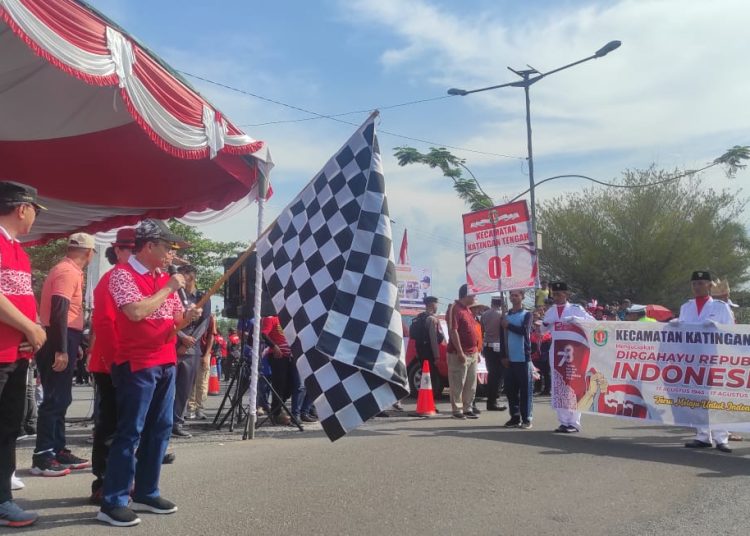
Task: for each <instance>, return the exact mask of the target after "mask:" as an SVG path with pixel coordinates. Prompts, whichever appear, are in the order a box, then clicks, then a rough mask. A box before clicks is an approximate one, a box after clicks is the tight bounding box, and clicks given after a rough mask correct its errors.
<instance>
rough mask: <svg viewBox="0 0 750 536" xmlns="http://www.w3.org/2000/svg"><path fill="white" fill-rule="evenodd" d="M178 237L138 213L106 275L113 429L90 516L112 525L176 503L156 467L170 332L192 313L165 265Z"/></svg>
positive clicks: (179, 281) (164, 440) (171, 357)
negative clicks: (112, 338)
mask: <svg viewBox="0 0 750 536" xmlns="http://www.w3.org/2000/svg"><path fill="white" fill-rule="evenodd" d="M180 243H184V241H183V240H182V239H181V238H180V237H178V236H176V235H175V234H173V233H172V232H171V231H170V230H169V228H168V227H167V225H166V224H165V223H164V222H161V221H158V220H150V219H149V220H144V221H143V222H142V223H141V224H140V225H139V226H138V228H137V229H136V235H135V248H134V255H133V256H132V257H130V259H129V260H128V262H127V263H125V264H122V265H118V266H117V267H116V268H115V269H114V270H113V272H112V276H111V278H110V283H109V291H110V294H111V295H112V298H113V300H114V302H115V305H116V307H117V313H116V326H117V336H118V339H117V343H118V344H117V352H116V354H115V359H114V365H113V366H112V383H113V384H114V387H115V396H116V401H117V430H116V432H115V437H114V439H113V442H112V445H111V447H110V452H109V458H108V459H107V469H106V475H105V477H104V493H103V500H102V506H101V510H100V511H99V513H98V514H97V519H99V520H100V521H104V522H106V523H109V524H110V525H114V526H119V527H129V526H133V525H137V524H138V523H140V521H141V520H140V518H139V517H138V515H137V514H136V513H135V512H136V511H146V512H152V513H156V514H171V513H173V512H176V511H177V506H175V505H174V504H173V503H172V502H170V501H168V500H166V499H164V498H162V497H161V494H160V491H159V475H160V472H161V462H162V458H163V457H164V453H165V452H166V449H167V445H168V443H169V437H170V434H171V431H172V413H173V407H174V394H175V363H176V360H177V354H176V348H175V341H176V333H177V331H178V330H179V329H182V328H183V327H184V326H186V325H187V324H188V323H190V322H192V321H193V320H194V319H195V318H196V316H197V312H196V310H195V308H194V307H193V306H191V307H190V308H189V309H188V310H187V312H186V313H185V314H184V315H183V306H182V303H181V302H180V299H179V298H178V297H177V294H176V292H177V291H178V290H180V289H182V288H184V286H185V278H184V276H183V275H181V274H174V275H172V276H171V277H170V276H169V275H167V274H166V273H165V270H166V268H167V264H168V262H169V260H170V258H171V254H170V252H171V251H172V250H174V249H175V248H176V247H177V245H178V244H180ZM136 449H138V458H137V459H136ZM134 481H135V484H134V488H133V492H132V497H133V502H132V504H131V506H130V507H128V502H129V500H130V486H131V484H132V483H133V482H134Z"/></svg>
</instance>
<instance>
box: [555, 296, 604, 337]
mask: <svg viewBox="0 0 750 536" xmlns="http://www.w3.org/2000/svg"><path fill="white" fill-rule="evenodd" d="M566 317H574V318H580V319H581V320H594V317H593V316H591V315H590V314H588V313H587V312H586V310H585V309H584V308H583V307H581V306H580V305H577V304H575V303H568V302H565V306H564V307H563V310H562V314H560V312H559V311H558V305H557V304H554V305H552V307H550V308H549V309H547V312H546V313H544V318H543V319H542V332H544V333H546V332H548V331H555V323H556V322H557V323H559V322H562V321H563V318H566Z"/></svg>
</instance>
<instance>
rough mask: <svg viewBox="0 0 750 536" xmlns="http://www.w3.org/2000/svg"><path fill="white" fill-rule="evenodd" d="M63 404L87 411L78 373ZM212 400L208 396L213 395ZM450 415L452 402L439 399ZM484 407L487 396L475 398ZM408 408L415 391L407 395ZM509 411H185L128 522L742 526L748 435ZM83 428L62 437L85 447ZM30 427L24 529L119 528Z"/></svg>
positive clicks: (340, 529)
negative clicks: (39, 468) (572, 421)
mask: <svg viewBox="0 0 750 536" xmlns="http://www.w3.org/2000/svg"><path fill="white" fill-rule="evenodd" d="M75 398H76V402H74V406H73V407H72V408H71V412H70V413H71V416H73V417H78V418H80V417H83V416H85V415H87V414H88V413H89V412H90V406H91V403H90V398H91V391H90V389H89V388H86V387H76V389H75ZM218 403H219V398H217V397H214V398H211V399H210V407H217V406H218ZM438 407H439V408H440V409H441V410H442V411H443V412H444V413H445V412H447V411H448V404H447V403H442V404H440V405H439V406H438ZM480 407H481V406H480ZM407 409H410V405H409V404H407ZM507 418H508V417H507V412H502V413H486V412H485V413H482V416H481V418H480V419H479V420H476V421H456V420H454V419H451V418H450V417H448V416H447V415H440V416H437V417H434V418H431V419H418V418H411V417H408V416H406V415H404V414H394V416H392V417H391V418H378V419H375V420H374V421H372V422H370V423H367V424H366V425H365V426H364V427H363V428H361V429H360V430H358V431H356V432H354V433H352V434H350V435H349V436H347V437H344V438H343V439H341V440H339V441H337V442H336V443H330V442H329V441H328V439H327V438H325V436H324V435H323V434H322V431H321V430H320V427H319V425H313V426H307V427H306V430H305V431H304V432H299V431H296V430H295V429H291V428H286V429H282V428H279V427H264V428H262V429H261V430H259V432H258V434H257V437H256V439H254V440H252V441H241V440H240V432H235V433H229V432H228V431H226V430H222V431H220V432H217V431H215V429H213V428H212V427H211V426H209V425H208V424H207V423H195V424H190V428H191V430H192V431H195V435H194V437H193V438H192V439H188V440H175V441H173V443H172V444H173V449H174V452H175V453H176V455H177V461H176V463H175V464H174V465H170V466H165V467H164V471H163V473H162V479H161V483H162V494H163V496H165V497H167V498H169V499H170V500H173V501H175V502H176V503H177V504H178V506H179V511H178V512H177V513H176V514H174V515H169V516H157V515H153V514H141V518H142V520H143V521H142V523H141V524H140V525H139V526H137V527H133V528H129V529H117V530H121V531H123V532H125V531H131V532H133V533H136V534H201V535H234V534H238V535H239V534H242V535H246V534H251V533H260V534H285V535H289V534H326V535H330V534H358V535H365V534H438V533H439V534H461V535H464V534H466V535H468V534H481V535H494V534H519V535H527V534H533V535H546V534H555V535H561V534H604V535H620V534H622V535H626V534H627V535H631V534H632V535H642V534H644V535H645V534H659V535H666V534H680V535H691V534H724V535H732V534H742V535H745V534H747V531H748V526H749V524H748V521H750V514H748V506H747V505H748V504H750V485H749V484H750V441H746V442H741V443H733V445H732V446H733V447H735V453H734V454H732V455H725V454H721V453H719V452H717V451H716V450H714V449H711V450H710V451H699V452H696V451H693V450H688V449H685V448H682V446H681V445H682V443H683V442H684V440H685V439H688V438H689V437H690V436H691V434H690V431H689V430H686V429H679V428H670V427H655V426H635V425H632V424H630V423H629V422H628V421H624V420H618V419H608V418H604V417H589V416H584V422H583V424H584V432H583V433H581V434H577V435H558V434H552V433H551V432H550V430H552V429H553V428H554V427H555V426H556V423H555V421H554V414H553V412H552V410H551V409H550V407H549V400H548V399H541V400H538V401H537V404H536V405H535V418H534V428H533V429H532V430H520V429H513V430H506V429H503V428H502V427H501V425H502V423H503V422H504V421H505V420H506V419H507ZM89 435H90V427H89V426H88V425H87V424H85V423H83V422H76V423H74V424H73V425H72V426H71V427H70V428H69V430H68V438H69V443H70V444H71V445H72V446H73V450H74V452H76V453H77V454H79V455H83V454H88V452H89V451H90V445H89V444H88V443H87V442H86V439H87V438H88V436H89ZM32 448H33V440H24V441H22V442H21V444H20V446H19V450H18V460H19V471H18V474H19V475H20V476H21V477H22V478H23V479H24V481H25V482H26V484H27V488H26V489H25V490H23V491H21V492H18V493H17V494H16V499H17V501H18V502H19V504H21V505H22V506H23V507H25V508H32V509H36V510H37V511H38V512H39V513H40V514H41V515H42V518H41V519H40V521H39V522H38V523H37V524H36V525H35V526H32V527H30V528H28V529H19V530H16V531H14V533H15V532H18V533H22V532H35V531H36V532H41V533H45V532H49V533H53V534H55V535H60V536H64V535H72V536H84V535H88V534H102V533H104V531H107V532H106V533H107V534H109V533H110V532H111V531H113V530H115V529H113V528H111V527H109V526H106V525H103V524H101V523H98V522H96V521H95V520H94V519H93V518H94V515H95V513H96V508H95V507H93V506H90V505H89V504H88V503H87V496H88V491H89V485H90V482H91V480H92V475H91V474H90V473H89V472H83V473H76V474H72V475H69V476H66V477H63V478H42V477H34V476H31V475H29V474H28V467H29V466H30V460H31V451H32Z"/></svg>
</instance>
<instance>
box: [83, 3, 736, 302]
mask: <svg viewBox="0 0 750 536" xmlns="http://www.w3.org/2000/svg"><path fill="white" fill-rule="evenodd" d="M89 2H90V3H91V4H92V5H93V6H94V7H96V8H97V9H99V10H100V11H102V12H103V13H104V14H105V15H107V16H108V17H110V18H111V19H113V20H115V21H116V22H117V23H119V24H120V25H121V26H123V27H124V28H125V29H126V30H127V31H128V32H130V33H131V34H132V35H134V36H136V37H137V38H138V39H139V40H140V41H141V42H142V43H144V44H145V45H146V46H148V47H149V48H150V49H151V50H152V51H153V52H155V53H156V54H157V55H159V56H161V57H162V58H163V59H164V60H165V61H167V62H168V63H169V64H170V65H171V66H172V67H173V68H175V69H177V70H179V71H182V72H184V73H189V75H186V76H187V79H188V80H189V81H190V83H192V84H193V85H194V86H195V88H196V89H198V91H200V93H201V94H202V95H204V96H205V97H206V98H207V99H208V100H209V101H210V102H211V103H212V104H213V105H215V106H216V107H217V108H218V109H220V110H221V111H222V112H223V113H224V114H225V115H227V116H228V117H229V118H230V119H231V120H232V121H233V122H234V123H235V124H236V125H239V126H241V127H242V128H243V130H244V131H245V132H247V133H248V134H249V135H250V136H252V137H254V138H256V139H261V140H263V141H265V142H266V143H267V144H268V145H269V147H270V150H271V153H272V155H273V159H274V161H275V163H276V167H275V168H274V170H273V173H272V176H271V181H272V184H273V188H274V191H275V194H274V196H273V198H272V199H271V200H270V201H269V202H268V204H267V210H266V221H267V222H270V221H271V219H272V218H275V216H276V215H278V213H279V212H280V211H281V210H282V209H283V208H284V206H285V205H286V204H287V203H288V202H289V201H290V200H291V199H292V198H293V197H294V196H295V195H296V194H297V193H298V192H299V191H300V190H301V189H302V188H303V187H304V185H306V184H307V182H308V181H309V180H310V179H311V178H312V177H313V176H314V175H315V174H316V173H317V172H318V171H319V170H320V169H321V168H322V166H323V165H324V164H325V162H326V161H327V160H328V159H329V158H330V156H331V155H333V154H334V153H335V152H336V151H337V150H338V148H339V147H340V146H341V145H342V144H343V143H344V142H346V140H347V139H348V137H349V136H350V135H351V134H352V133H353V132H354V131H355V130H356V128H357V126H358V125H359V124H360V123H361V122H362V121H364V120H365V118H366V117H367V116H368V113H369V110H373V109H376V108H379V109H381V115H380V119H379V122H378V124H377V129H378V131H379V132H380V133H379V138H380V146H381V151H382V153H383V160H384V171H385V179H386V188H387V194H388V201H389V207H390V210H391V218H392V220H393V221H394V223H393V233H394V247H395V248H396V250H397V252H398V246H399V244H400V241H401V236H402V235H403V232H404V229H407V230H408V234H409V255H410V258H411V263H412V265H414V266H418V267H429V268H431V269H432V272H433V290H434V294H436V295H437V296H439V297H440V298H441V301H443V303H444V304H445V303H448V301H449V300H451V299H452V298H454V297H455V296H456V292H457V288H458V286H459V285H460V284H461V283H462V282H464V281H465V271H464V264H463V263H464V259H463V236H462V227H461V215H462V214H463V213H466V212H469V209H468V207H467V206H466V205H465V204H464V203H463V202H462V201H460V200H459V199H458V198H457V197H456V194H455V193H454V191H453V189H452V187H451V184H450V182H449V181H448V180H447V179H445V178H444V177H443V176H442V175H441V174H440V173H439V172H437V171H435V170H430V169H429V168H427V167H424V166H418V165H413V166H407V167H403V168H402V167H399V166H398V165H397V163H396V160H395V158H394V157H393V150H394V148H395V147H398V146H403V145H408V146H412V147H415V148H417V149H419V150H420V151H423V152H424V151H427V150H428V149H429V148H430V147H433V146H434V147H449V148H451V149H450V150H451V151H452V152H453V153H454V154H455V155H457V156H459V157H461V158H464V159H466V165H467V166H468V167H469V168H470V169H471V170H472V172H473V173H474V174H475V175H476V177H477V178H478V179H479V181H480V183H481V185H482V186H483V188H484V189H485V190H486V191H487V193H488V194H489V195H490V196H491V197H492V198H493V199H494V200H495V201H497V202H498V203H501V202H502V201H503V200H504V199H509V198H511V197H514V196H515V195H517V194H519V193H521V192H523V191H524V190H525V189H527V188H528V186H529V177H528V165H527V162H526V130H525V108H524V95H523V90H522V89H520V88H503V89H498V90H495V91H487V92H483V93H477V94H473V95H469V96H465V97H460V96H458V97H447V96H446V95H447V93H446V90H447V89H448V88H451V87H459V88H464V89H473V88H480V87H486V86H490V85H496V84H502V83H505V82H511V81H514V80H515V79H517V77H516V75H514V74H513V73H512V72H510V71H509V70H508V69H507V67H512V68H514V69H517V70H518V69H524V68H526V66H527V64H528V65H531V66H533V67H534V68H536V69H537V70H539V71H542V72H546V71H549V70H552V69H554V68H556V67H559V66H562V65H565V64H568V63H571V62H573V61H576V60H578V59H582V58H584V57H587V56H589V55H591V54H593V53H594V52H595V51H596V50H597V49H599V48H600V47H601V46H603V45H604V44H605V43H607V42H609V41H611V40H620V41H622V46H621V47H620V48H619V49H617V50H616V51H614V52H612V53H611V54H609V55H608V56H606V57H604V58H601V59H596V60H593V61H589V62H586V63H584V64H581V65H578V66H576V67H573V68H571V69H568V70H566V71H564V72H560V73H557V74H554V75H551V76H550V77H549V78H545V79H544V80H541V81H540V82H539V83H537V84H535V85H534V86H532V88H531V115H532V129H533V149H534V168H535V177H536V181H537V182H538V181H541V180H543V179H544V178H546V177H550V176H554V175H560V174H582V175H588V176H591V177H595V178H598V179H600V180H605V181H607V180H611V179H614V178H617V177H618V176H619V175H620V174H621V172H622V171H623V170H625V169H634V168H646V167H648V166H649V165H651V164H652V163H653V164H655V165H656V166H658V167H660V168H664V169H668V170H671V169H675V168H683V169H684V168H697V167H702V166H704V165H705V164H707V163H708V162H710V161H712V160H713V159H714V158H716V157H717V156H719V155H721V154H722V153H724V152H725V151H726V150H727V149H728V148H730V147H732V146H734V145H750V132H749V131H748V126H750V107H748V106H747V101H748V96H749V95H750V71H748V70H747V68H746V65H747V50H748V44H749V43H748V37H747V28H748V27H750V3H748V2H746V1H743V0H715V1H713V2H699V1H696V0H691V1H685V0H630V1H599V2H591V1H577V0H564V1H555V2H552V1H536V2H520V1H509V0H508V1H498V0H476V1H468V0H467V1H465V2H452V1H447V0H446V1H438V0H409V1H408V2H406V1H402V0H377V1H376V0H369V1H365V0H320V1H309V0H308V1H302V0H289V1H278V2H258V1H248V0H218V1H216V2H212V3H208V2H203V1H201V2H199V1H197V0H180V1H174V0H149V1H146V0H89ZM190 75H197V76H199V77H201V78H204V79H208V80H211V81H213V82H216V83H220V84H222V85H224V86H230V87H232V88H236V89H238V90H241V91H234V90H231V89H227V88H226V87H222V86H219V85H217V84H214V83H208V82H205V81H202V80H199V79H197V78H195V77H193V76H190ZM247 93H252V94H254V95H256V96H257V97H253V96H250V95H248V94H247ZM258 97H262V98H258ZM438 97H446V98H438ZM436 98H437V99H436ZM264 99H270V100H273V101H277V102H282V103H285V104H287V105H290V106H294V107H298V108H303V109H305V110H309V111H314V112H317V113H320V114H339V113H346V112H353V111H359V112H360V113H354V114H350V115H346V116H342V117H339V121H335V120H332V119H319V118H315V119H312V120H310V118H312V117H314V116H312V115H311V114H309V113H305V112H303V111H300V110H295V109H293V108H291V107H286V106H282V105H280V104H276V103H272V102H270V101H269V100H264ZM425 99H434V100H429V101H428V102H423V103H419V104H413V105H407V106H399V107H394V108H388V107H389V106H393V105H398V104H402V103H406V102H411V101H418V100H425ZM342 121H344V122H342ZM385 131H387V132H388V133H386V132H385ZM394 134H398V135H400V136H404V137H399V136H396V135H394ZM408 138H413V139H408ZM416 140H421V141H416ZM705 178H706V182H707V185H709V186H711V187H713V188H716V189H722V188H727V189H729V190H730V191H732V192H736V193H737V195H742V194H741V191H742V189H743V188H744V190H745V192H747V190H748V188H747V187H748V186H749V185H750V172H749V171H747V170H745V171H742V172H740V173H739V174H738V176H737V177H736V178H735V179H731V180H730V179H727V178H726V177H725V176H724V174H723V173H721V172H720V171H715V172H711V173H709V174H707V175H705ZM588 186H589V184H588V183H586V182H585V181H583V180H581V179H562V180H557V181H551V182H549V183H546V184H544V185H542V186H540V187H539V188H537V189H536V196H537V200H538V201H545V200H554V199H556V198H558V197H560V196H563V195H565V194H566V193H573V192H579V191H581V190H582V189H583V188H585V187H588ZM744 218H746V216H744ZM746 223H747V221H746ZM256 226H257V209H256V207H255V206H253V207H250V208H248V209H246V210H245V211H243V212H241V213H240V214H238V215H236V216H233V217H232V218H230V219H228V220H225V221H223V222H221V223H217V224H213V225H207V226H205V227H203V228H202V231H203V232H204V233H205V234H206V235H207V236H209V237H210V238H212V239H216V240H243V241H248V242H249V241H252V239H253V238H254V237H255V236H256V234H257V227H256ZM542 254H543V252H542Z"/></svg>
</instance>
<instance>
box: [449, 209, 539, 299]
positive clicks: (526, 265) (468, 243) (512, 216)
mask: <svg viewBox="0 0 750 536" xmlns="http://www.w3.org/2000/svg"><path fill="white" fill-rule="evenodd" d="M463 223H464V251H465V255H466V282H467V284H468V285H469V291H470V292H471V293H472V294H482V293H486V292H498V291H502V290H514V289H524V288H530V287H533V286H534V285H535V282H536V278H537V258H536V250H535V248H534V244H533V241H532V240H531V223H530V219H529V209H528V207H527V205H526V201H517V202H515V203H509V204H507V205H500V206H497V207H494V208H490V209H485V210H480V211H478V212H472V213H470V214H464V215H463Z"/></svg>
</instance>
